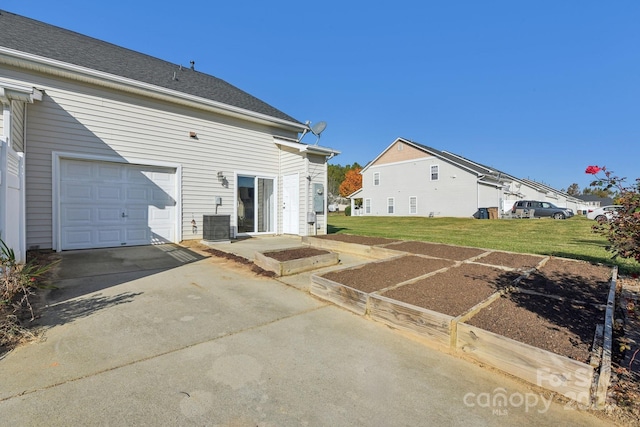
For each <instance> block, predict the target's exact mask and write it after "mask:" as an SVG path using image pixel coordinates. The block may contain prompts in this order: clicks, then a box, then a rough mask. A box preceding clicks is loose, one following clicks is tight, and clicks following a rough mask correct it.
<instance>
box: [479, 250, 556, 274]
mask: <svg viewBox="0 0 640 427" xmlns="http://www.w3.org/2000/svg"><path fill="white" fill-rule="evenodd" d="M543 259H544V257H543V256H538V255H525V254H514V253H511V252H500V251H495V252H491V253H490V254H489V255H486V256H483V257H480V258H478V259H476V260H475V262H478V263H481V264H491V265H500V266H503V267H509V268H515V269H517V270H528V269H530V268H533V267H535V266H537V265H538V264H539V263H540V262H541V261H542V260H543Z"/></svg>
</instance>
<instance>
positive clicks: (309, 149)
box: [273, 137, 341, 157]
mask: <svg viewBox="0 0 640 427" xmlns="http://www.w3.org/2000/svg"><path fill="white" fill-rule="evenodd" d="M273 142H274V143H276V144H278V145H283V146H285V147H289V148H293V149H294V150H298V151H299V152H301V153H310V154H320V155H323V156H331V157H333V156H337V155H338V154H340V153H341V152H340V151H338V150H334V149H333V148H328V147H321V146H319V145H307V144H301V143H299V142H293V141H289V140H286V139H281V138H279V137H274V138H273Z"/></svg>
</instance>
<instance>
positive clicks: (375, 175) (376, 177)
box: [373, 172, 380, 185]
mask: <svg viewBox="0 0 640 427" xmlns="http://www.w3.org/2000/svg"><path fill="white" fill-rule="evenodd" d="M373 185H380V172H374V173H373Z"/></svg>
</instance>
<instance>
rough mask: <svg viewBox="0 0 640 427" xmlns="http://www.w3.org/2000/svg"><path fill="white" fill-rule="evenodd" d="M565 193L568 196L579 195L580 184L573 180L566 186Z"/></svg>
mask: <svg viewBox="0 0 640 427" xmlns="http://www.w3.org/2000/svg"><path fill="white" fill-rule="evenodd" d="M567 194H568V195H570V196H579V195H580V186H579V185H578V184H576V183H575V182H574V183H573V184H571V185H570V186H569V188H567Z"/></svg>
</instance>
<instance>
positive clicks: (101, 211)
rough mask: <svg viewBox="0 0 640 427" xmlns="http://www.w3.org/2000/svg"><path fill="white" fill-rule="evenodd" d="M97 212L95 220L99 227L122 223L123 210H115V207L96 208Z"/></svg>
mask: <svg viewBox="0 0 640 427" xmlns="http://www.w3.org/2000/svg"><path fill="white" fill-rule="evenodd" d="M94 211H95V212H96V214H95V218H96V222H97V224H98V225H104V224H105V223H109V224H113V223H115V224H119V223H120V222H122V209H119V208H117V207H116V208H113V207H100V206H98V207H96V208H94Z"/></svg>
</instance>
